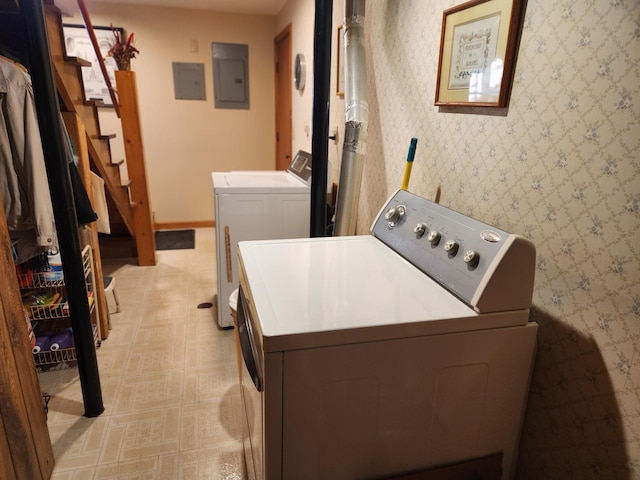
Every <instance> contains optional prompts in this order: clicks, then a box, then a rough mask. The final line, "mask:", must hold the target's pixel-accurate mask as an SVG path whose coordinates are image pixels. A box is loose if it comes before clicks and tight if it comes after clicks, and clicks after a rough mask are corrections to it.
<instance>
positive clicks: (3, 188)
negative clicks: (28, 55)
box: [0, 58, 57, 247]
mask: <svg viewBox="0 0 640 480" xmlns="http://www.w3.org/2000/svg"><path fill="white" fill-rule="evenodd" d="M0 112H1V114H0V193H1V194H2V201H3V203H4V209H5V216H6V218H7V225H8V227H9V230H20V231H22V230H28V229H33V230H34V231H35V237H36V242H37V244H38V245H39V246H41V247H53V246H56V245H57V238H56V228H55V222H54V217H53V207H52V205H51V195H50V192H49V182H48V180H47V172H46V169H45V163H44V154H43V151H42V142H41V139H40V129H39V127H38V120H37V115H36V109H35V102H34V98H33V89H32V85H31V77H30V76H29V75H28V74H27V73H25V72H24V71H22V70H21V69H20V68H19V67H18V66H17V65H16V64H14V63H12V62H9V61H7V60H3V59H1V58H0Z"/></svg>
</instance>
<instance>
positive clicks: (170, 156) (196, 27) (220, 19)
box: [65, 4, 275, 223]
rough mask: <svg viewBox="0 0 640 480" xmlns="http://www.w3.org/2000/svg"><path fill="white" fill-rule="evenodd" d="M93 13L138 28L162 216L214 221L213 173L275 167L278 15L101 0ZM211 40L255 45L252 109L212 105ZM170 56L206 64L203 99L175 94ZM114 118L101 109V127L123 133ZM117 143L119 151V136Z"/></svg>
mask: <svg viewBox="0 0 640 480" xmlns="http://www.w3.org/2000/svg"><path fill="white" fill-rule="evenodd" d="M91 18H92V21H93V23H94V25H106V26H108V25H109V24H111V23H113V24H114V25H116V26H119V27H123V28H124V29H125V30H126V31H128V32H134V33H135V38H136V46H137V47H138V49H139V50H140V52H141V53H140V55H139V56H138V58H135V59H134V60H133V61H132V69H133V70H135V72H136V74H137V75H136V76H137V83H138V94H139V101H140V111H141V116H142V118H141V120H142V130H143V131H142V133H143V141H144V148H145V157H146V164H147V172H148V175H149V189H150V192H151V208H152V211H154V212H155V220H156V222H162V223H164V222H169V223H171V222H200V221H211V220H213V188H212V185H211V177H210V172H212V171H226V170H268V169H273V168H275V133H274V132H275V104H274V88H275V87H274V71H273V39H274V37H275V19H274V17H267V16H247V15H231V14H220V13H213V12H207V11H199V10H188V9H170V8H158V7H154V8H153V9H151V8H149V7H134V6H127V5H116V6H113V5H107V4H102V5H100V4H95V5H92V6H91ZM66 21H67V20H66V19H65V22H66ZM72 21H74V20H69V22H72ZM75 21H76V22H77V21H78V20H77V19H76V20H75ZM191 40H196V41H197V42H198V46H199V51H198V52H197V53H193V52H191V48H190V41H191ZM211 42H228V43H243V44H248V45H249V79H250V109H249V110H229V109H215V108H214V104H213V78H212V77H213V73H212V64H211ZM172 62H193V63H203V64H204V72H205V83H206V100H205V101H196V100H175V99H174V88H173V73H172ZM114 118H115V116H114V115H113V113H112V111H110V110H107V109H103V111H102V112H101V122H102V125H103V133H111V132H113V131H116V132H117V130H118V127H117V122H114ZM105 130H107V131H105ZM109 130H111V131H109ZM113 148H114V150H115V153H116V155H115V156H116V157H117V156H118V155H121V154H120V152H121V147H120V146H119V145H118V143H117V141H114V142H113Z"/></svg>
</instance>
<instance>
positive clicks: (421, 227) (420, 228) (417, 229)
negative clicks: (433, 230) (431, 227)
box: [413, 223, 427, 238]
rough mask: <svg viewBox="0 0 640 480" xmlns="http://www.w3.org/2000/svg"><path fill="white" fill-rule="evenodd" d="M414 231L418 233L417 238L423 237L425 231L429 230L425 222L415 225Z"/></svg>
mask: <svg viewBox="0 0 640 480" xmlns="http://www.w3.org/2000/svg"><path fill="white" fill-rule="evenodd" d="M413 231H414V233H415V234H416V238H422V236H423V235H424V232H426V231H427V226H426V225H425V224H424V223H419V224H417V225H416V226H415V227H413Z"/></svg>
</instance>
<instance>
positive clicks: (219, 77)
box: [211, 42, 249, 109]
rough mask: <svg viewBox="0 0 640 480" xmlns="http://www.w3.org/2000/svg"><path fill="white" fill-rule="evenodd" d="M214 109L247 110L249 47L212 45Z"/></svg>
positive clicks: (242, 45)
mask: <svg viewBox="0 0 640 480" xmlns="http://www.w3.org/2000/svg"><path fill="white" fill-rule="evenodd" d="M211 55H212V58H213V91H214V101H215V107H216V108H235V109H249V46H248V45H244V44H238V43H216V42H214V43H212V44H211Z"/></svg>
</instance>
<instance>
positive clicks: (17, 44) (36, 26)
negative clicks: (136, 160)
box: [0, 0, 104, 417]
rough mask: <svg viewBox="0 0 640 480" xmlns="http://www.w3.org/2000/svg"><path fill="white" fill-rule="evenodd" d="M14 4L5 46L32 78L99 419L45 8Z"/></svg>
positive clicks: (37, 1)
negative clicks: (15, 5)
mask: <svg viewBox="0 0 640 480" xmlns="http://www.w3.org/2000/svg"><path fill="white" fill-rule="evenodd" d="M12 4H13V2H9V3H7V2H6V1H3V2H2V4H0V7H2V8H0V17H2V18H1V20H0V25H1V27H2V28H1V29H0V31H1V32H2V33H0V44H2V45H5V46H7V47H9V48H10V49H11V50H13V51H14V52H15V53H16V54H17V55H18V56H19V58H20V60H21V61H23V62H24V64H25V66H27V68H28V69H29V73H30V75H31V79H32V84H33V92H34V99H35V104H36V110H37V115H38V123H39V125H40V136H41V139H42V147H43V150H44V156H45V166H46V170H47V177H48V179H49V188H50V191H51V200H52V204H53V213H54V218H55V222H56V229H57V232H58V242H59V246H60V254H61V257H62V265H63V269H64V275H65V282H66V285H67V296H68V302H69V307H70V314H71V315H70V319H71V326H72V328H73V335H74V340H75V350H76V357H77V361H78V373H79V377H80V384H81V388H82V396H83V400H84V408H85V416H87V417H96V416H98V415H100V414H101V413H102V412H103V411H104V405H103V401H102V390H101V387H100V375H99V372H98V363H97V356H96V349H95V343H94V332H93V328H92V325H91V321H90V310H89V303H88V301H87V290H86V284H85V273H84V266H83V260H82V255H81V250H82V249H81V245H80V240H79V238H78V223H77V220H76V212H75V206H74V201H73V190H72V186H71V180H70V176H69V167H68V161H67V156H66V152H65V147H64V143H63V138H64V137H63V129H62V125H61V120H60V112H59V106H58V101H57V100H58V95H57V91H56V87H55V82H54V76H53V69H52V66H51V65H52V64H51V56H50V53H49V42H48V38H47V29H46V24H45V15H44V9H43V5H42V2H41V0H21V1H20V2H19V8H12V6H13V5H12ZM5 26H6V28H5Z"/></svg>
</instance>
